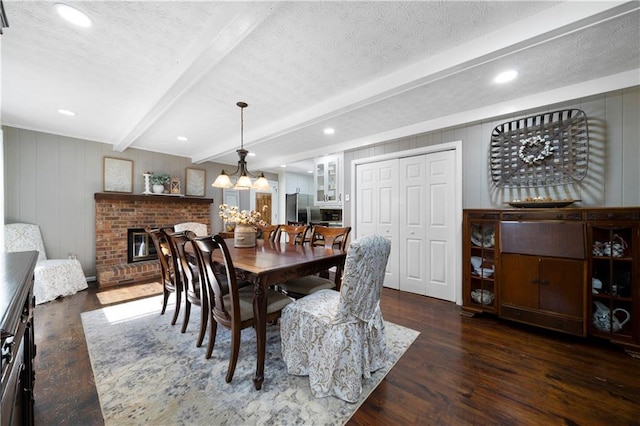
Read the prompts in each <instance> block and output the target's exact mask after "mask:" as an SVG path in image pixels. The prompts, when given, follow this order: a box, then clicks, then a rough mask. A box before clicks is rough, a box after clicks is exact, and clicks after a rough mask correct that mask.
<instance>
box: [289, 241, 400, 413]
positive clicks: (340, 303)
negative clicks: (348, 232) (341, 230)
mask: <svg viewBox="0 0 640 426" xmlns="http://www.w3.org/2000/svg"><path fill="white" fill-rule="evenodd" d="M390 249H391V243H390V242H389V240H387V239H386V238H384V237H382V236H380V235H368V236H365V237H362V238H359V239H357V240H355V241H353V242H352V243H351V244H350V245H349V250H348V251H347V259H346V261H345V270H344V276H343V281H342V287H341V288H340V292H337V291H333V290H320V291H317V292H315V293H313V294H311V295H309V296H307V297H304V298H302V299H300V300H296V301H295V302H293V303H291V304H289V305H287V306H286V307H285V308H284V309H283V310H282V317H281V319H280V337H281V345H282V358H283V360H284V362H285V364H286V366H287V372H288V373H289V374H294V375H301V376H305V375H308V376H309V384H310V386H311V392H312V394H313V395H314V396H315V397H317V398H320V397H325V396H329V395H335V396H337V397H338V398H340V399H343V400H345V401H348V402H356V401H357V400H358V398H359V397H360V394H361V392H362V381H363V378H364V379H367V378H369V377H371V373H372V372H374V371H376V370H378V369H379V368H381V367H383V366H384V363H385V361H386V336H385V328H384V320H383V318H382V312H381V311H380V293H381V291H382V283H383V281H384V274H385V269H386V266H387V260H388V258H389V252H390Z"/></svg>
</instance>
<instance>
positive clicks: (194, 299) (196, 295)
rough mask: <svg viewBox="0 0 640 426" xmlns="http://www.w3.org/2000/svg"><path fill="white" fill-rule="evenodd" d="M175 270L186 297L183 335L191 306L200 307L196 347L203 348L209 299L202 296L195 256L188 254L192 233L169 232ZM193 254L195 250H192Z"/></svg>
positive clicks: (193, 235)
mask: <svg viewBox="0 0 640 426" xmlns="http://www.w3.org/2000/svg"><path fill="white" fill-rule="evenodd" d="M166 235H167V238H168V239H169V247H170V248H171V257H172V260H173V268H174V270H176V271H178V274H179V280H178V281H179V282H180V283H181V284H182V291H183V292H184V296H185V309H184V321H183V323H182V330H181V331H182V333H185V332H186V331H187V325H188V324H189V318H190V317H191V305H196V306H199V307H200V330H199V333H198V339H197V341H196V346H197V347H200V346H202V341H203V340H204V335H205V334H206V331H207V321H208V318H209V316H208V314H207V298H206V297H203V296H202V290H203V289H202V285H201V282H200V273H199V271H198V266H197V262H196V259H195V256H194V255H190V254H188V253H187V246H192V242H191V239H192V238H193V237H195V236H196V234H195V233H194V232H192V231H183V232H172V233H171V232H167V233H166ZM191 252H192V253H193V249H192V250H191Z"/></svg>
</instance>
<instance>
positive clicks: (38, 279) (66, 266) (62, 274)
mask: <svg viewBox="0 0 640 426" xmlns="http://www.w3.org/2000/svg"><path fill="white" fill-rule="evenodd" d="M4 243H5V251H6V252H7V253H11V252H19V251H31V250H35V251H37V252H38V261H37V263H36V267H35V270H34V286H33V294H34V296H35V298H36V304H40V303H45V302H49V301H51V300H54V299H57V298H58V297H61V296H70V295H72V294H75V293H77V292H78V291H80V290H84V289H86V288H87V287H88V285H87V279H86V278H85V276H84V272H83V271H82V265H81V264H80V262H79V261H78V260H77V259H47V253H46V251H45V249H44V242H43V241H42V234H41V233H40V227H39V226H38V225H33V224H29V223H11V224H7V225H5V226H4Z"/></svg>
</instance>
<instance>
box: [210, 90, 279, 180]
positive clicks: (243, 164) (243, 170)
mask: <svg viewBox="0 0 640 426" xmlns="http://www.w3.org/2000/svg"><path fill="white" fill-rule="evenodd" d="M236 105H238V106H239V107H240V149H238V150H236V152H237V153H238V157H240V160H239V161H238V168H236V170H235V171H234V172H233V173H230V172H227V171H226V170H222V172H221V173H220V175H219V176H218V177H217V178H216V180H215V181H214V182H213V183H212V184H211V186H213V187H216V188H233V189H268V188H269V182H267V179H266V178H265V177H264V173H260V175H259V176H256V175H253V174H251V173H250V172H249V170H248V169H247V161H246V160H245V159H246V157H247V154H249V151H247V150H246V149H244V109H245V108H246V107H247V106H248V105H247V103H246V102H238V103H236ZM235 176H237V177H238V179H237V181H236V183H235V185H234V184H233V182H231V178H232V177H235ZM251 178H254V179H256V181H255V182H252V181H251Z"/></svg>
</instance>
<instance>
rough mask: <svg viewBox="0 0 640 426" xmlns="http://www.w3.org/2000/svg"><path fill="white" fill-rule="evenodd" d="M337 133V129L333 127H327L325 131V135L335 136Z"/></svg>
mask: <svg viewBox="0 0 640 426" xmlns="http://www.w3.org/2000/svg"><path fill="white" fill-rule="evenodd" d="M335 132H336V129H334V128H332V127H327V128H326V129H324V134H325V135H333V134H334V133H335Z"/></svg>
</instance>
